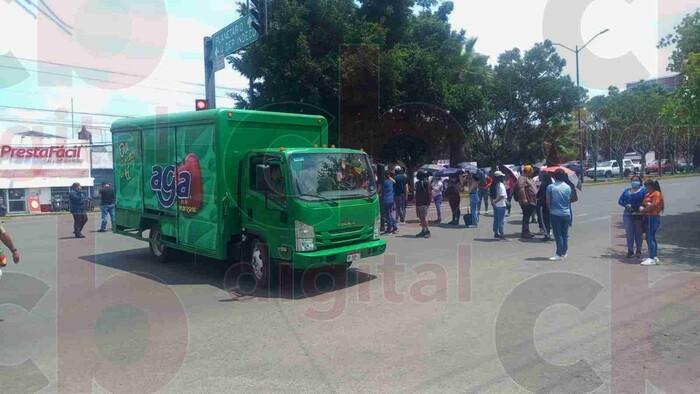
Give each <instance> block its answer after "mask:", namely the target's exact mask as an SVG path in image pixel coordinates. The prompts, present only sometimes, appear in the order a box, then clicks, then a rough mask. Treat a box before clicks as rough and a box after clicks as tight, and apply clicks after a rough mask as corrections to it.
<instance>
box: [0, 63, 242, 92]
mask: <svg viewBox="0 0 700 394" xmlns="http://www.w3.org/2000/svg"><path fill="white" fill-rule="evenodd" d="M0 67H3V68H9V69H14V70H20V71H29V72H34V73H37V74H49V75H58V76H62V77H68V78H73V75H70V74H61V73H55V72H51V71H40V70H30V69H26V68H20V67H12V66H5V65H2V64H0ZM80 78H81V79H84V80H88V81H97V82H105V83H111V84H116V85H122V86H127V87H141V88H145V89H153V90H162V91H164V92H175V93H182V94H189V95H193V96H195V97H203V95H204V94H203V93H194V92H187V91H184V90H175V89H167V88H158V87H155V86H136V85H133V84H129V83H124V82H118V81H109V80H106V79H99V78H88V77H80ZM216 97H217V98H224V99H226V98H230V97H228V96H216Z"/></svg>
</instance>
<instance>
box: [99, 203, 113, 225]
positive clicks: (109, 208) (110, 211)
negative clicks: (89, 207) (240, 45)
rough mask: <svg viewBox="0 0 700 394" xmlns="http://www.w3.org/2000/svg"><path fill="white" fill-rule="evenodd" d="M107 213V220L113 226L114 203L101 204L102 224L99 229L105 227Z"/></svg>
mask: <svg viewBox="0 0 700 394" xmlns="http://www.w3.org/2000/svg"><path fill="white" fill-rule="evenodd" d="M107 214H109V222H110V223H111V224H112V227H114V204H110V205H103V206H102V226H101V227H100V230H106V229H107Z"/></svg>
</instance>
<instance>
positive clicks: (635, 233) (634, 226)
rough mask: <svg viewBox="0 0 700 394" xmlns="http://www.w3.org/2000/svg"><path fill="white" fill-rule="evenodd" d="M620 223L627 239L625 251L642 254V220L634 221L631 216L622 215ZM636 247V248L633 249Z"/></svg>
mask: <svg viewBox="0 0 700 394" xmlns="http://www.w3.org/2000/svg"><path fill="white" fill-rule="evenodd" d="M622 221H623V223H624V224H625V236H626V237H627V251H628V252H630V253H632V252H637V253H642V232H643V230H644V229H643V228H642V227H643V225H642V218H641V216H640V217H639V219H638V220H635V218H634V216H632V215H624V216H623V217H622ZM635 246H636V248H635Z"/></svg>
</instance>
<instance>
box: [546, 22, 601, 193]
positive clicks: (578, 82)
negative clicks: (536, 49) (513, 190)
mask: <svg viewBox="0 0 700 394" xmlns="http://www.w3.org/2000/svg"><path fill="white" fill-rule="evenodd" d="M609 31H610V29H605V30H603V31H601V32H600V33H598V34H596V35H595V36H594V37H593V38H591V39H590V40H588V42H587V43H586V44H584V45H583V46H582V47H581V48H579V47H578V45H577V46H576V49H571V48H569V47H567V46H566V45H562V44H558V43H556V42H554V43H552V45H556V46H560V47H562V48H564V49H567V50H569V51H571V52H573V53H575V54H576V88H577V90H578V91H580V90H581V72H580V68H579V54H580V53H581V51H582V50H584V48H586V47H587V46H588V44H590V43H591V42H593V40H595V39H596V38H598V37H599V36H601V35H603V34H605V33H607V32H609ZM581 104H582V103H581V98H580V97H578V98H577V100H576V109H577V114H578V115H577V117H578V133H579V139H580V140H581V183H583V182H584V178H585V177H586V176H585V169H584V161H585V160H586V150H585V148H584V145H585V144H584V141H583V129H582V128H581ZM593 161H594V162H597V158H595V159H594V160H593Z"/></svg>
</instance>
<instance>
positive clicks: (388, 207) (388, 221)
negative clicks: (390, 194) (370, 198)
mask: <svg viewBox="0 0 700 394" xmlns="http://www.w3.org/2000/svg"><path fill="white" fill-rule="evenodd" d="M393 209H394V203H393V202H384V201H382V224H383V225H384V228H385V230H386V231H389V230H392V229H393V228H395V227H396V222H395V221H394V215H392V211H393Z"/></svg>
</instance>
